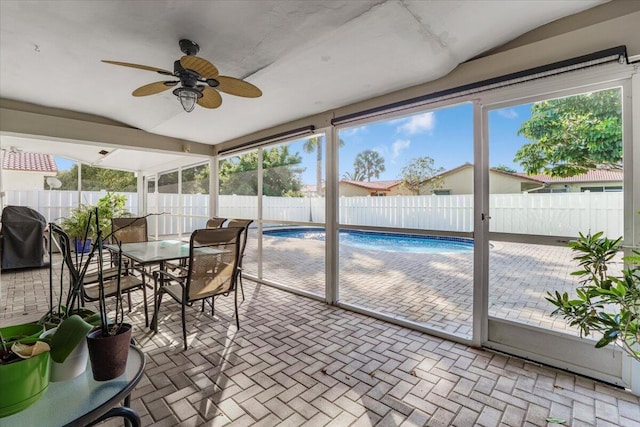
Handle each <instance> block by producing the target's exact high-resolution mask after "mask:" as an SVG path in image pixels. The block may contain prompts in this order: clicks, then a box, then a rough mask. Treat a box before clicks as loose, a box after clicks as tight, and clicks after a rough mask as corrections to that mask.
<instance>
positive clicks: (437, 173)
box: [338, 104, 473, 232]
mask: <svg viewBox="0 0 640 427" xmlns="http://www.w3.org/2000/svg"><path fill="white" fill-rule="evenodd" d="M340 141H341V142H342V146H341V148H340V160H339V170H340V182H339V183H338V188H339V194H340V200H339V204H340V212H339V221H340V224H345V225H366V226H377V227H392V228H414V229H432V230H448V231H462V232H469V231H472V230H473V108H472V105H471V104H463V105H457V106H453V107H448V108H442V109H439V110H435V111H428V112H423V113H419V114H415V115H412V116H408V117H404V118H399V119H392V120H386V121H381V122H376V123H371V124H367V125H363V126H359V127H355V128H351V129H344V130H341V131H340ZM380 196H386V197H380Z"/></svg>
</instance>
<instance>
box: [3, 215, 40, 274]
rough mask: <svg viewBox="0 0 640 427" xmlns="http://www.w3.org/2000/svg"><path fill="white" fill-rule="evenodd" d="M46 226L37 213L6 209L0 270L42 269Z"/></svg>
mask: <svg viewBox="0 0 640 427" xmlns="http://www.w3.org/2000/svg"><path fill="white" fill-rule="evenodd" d="M46 226H47V222H46V220H45V218H44V217H43V216H42V215H41V214H40V213H39V212H38V211H35V210H33V209H31V208H28V207H25V206H6V207H5V208H4V209H3V210H2V228H1V229H0V250H1V251H2V269H3V270H9V269H14V268H26V267H44V266H45V256H46V252H47V251H46V248H45V238H46V235H45V228H46Z"/></svg>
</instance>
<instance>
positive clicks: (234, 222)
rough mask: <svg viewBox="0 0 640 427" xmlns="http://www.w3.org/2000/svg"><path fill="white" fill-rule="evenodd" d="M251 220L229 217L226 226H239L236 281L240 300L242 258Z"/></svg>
mask: <svg viewBox="0 0 640 427" xmlns="http://www.w3.org/2000/svg"><path fill="white" fill-rule="evenodd" d="M252 222H253V220H251V219H230V220H229V222H228V225H227V227H230V228H231V227H240V228H242V234H241V235H240V240H241V242H240V259H239V260H238V283H239V284H240V291H241V292H242V301H244V286H242V259H243V258H244V250H245V249H246V248H247V237H248V236H249V226H250V225H251V223H252Z"/></svg>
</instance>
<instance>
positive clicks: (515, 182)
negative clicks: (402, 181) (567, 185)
mask: <svg viewBox="0 0 640 427" xmlns="http://www.w3.org/2000/svg"><path fill="white" fill-rule="evenodd" d="M433 179H438V180H439V181H440V184H439V185H438V188H437V189H436V190H433V189H432V186H431V185H428V183H425V185H424V186H423V188H422V189H421V191H420V194H432V193H433V194H439V195H456V194H473V165H472V164H471V163H465V164H463V165H460V166H458V167H456V168H453V169H449V170H448V171H445V172H443V173H441V174H440V175H438V176H436V177H435V178H433ZM542 188H544V182H543V181H540V180H537V179H535V178H532V177H527V176H525V175H518V174H512V173H509V172H503V171H500V170H497V169H490V170H489V192H490V193H491V194H510V193H511V194H512V193H521V192H523V191H534V190H536V189H542Z"/></svg>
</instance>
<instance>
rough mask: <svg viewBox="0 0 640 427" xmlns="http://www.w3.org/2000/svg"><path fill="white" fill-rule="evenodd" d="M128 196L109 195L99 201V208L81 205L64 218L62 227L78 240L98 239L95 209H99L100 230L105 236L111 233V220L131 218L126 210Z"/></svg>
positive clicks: (61, 223)
mask: <svg viewBox="0 0 640 427" xmlns="http://www.w3.org/2000/svg"><path fill="white" fill-rule="evenodd" d="M126 203H127V196H125V195H122V194H115V193H107V194H105V195H104V196H103V197H101V198H100V199H99V200H98V203H97V206H92V205H86V204H81V205H80V206H78V207H77V208H75V209H72V210H71V212H69V215H68V216H67V217H65V218H62V220H61V222H60V226H61V227H62V229H63V230H64V231H65V232H66V233H67V234H68V235H69V237H71V238H73V239H76V240H85V239H88V238H89V239H94V240H95V238H96V233H97V228H96V222H95V209H96V207H97V208H98V217H99V221H100V228H101V229H102V230H103V232H104V234H105V235H108V234H110V233H111V218H119V217H123V216H130V215H131V213H130V212H129V211H127V210H126V209H125V205H126Z"/></svg>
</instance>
